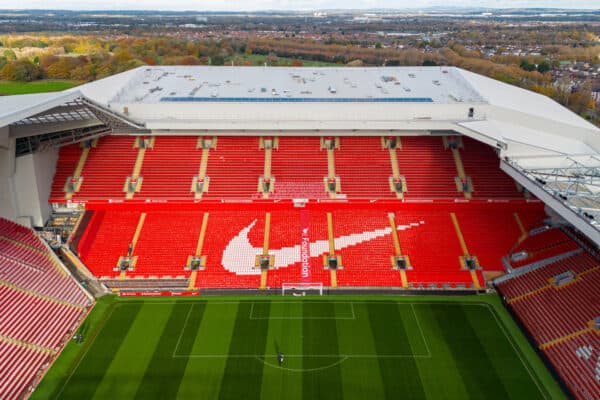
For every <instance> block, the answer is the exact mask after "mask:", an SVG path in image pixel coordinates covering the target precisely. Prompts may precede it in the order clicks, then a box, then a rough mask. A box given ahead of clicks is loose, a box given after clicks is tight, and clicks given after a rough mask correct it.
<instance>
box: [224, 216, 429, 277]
mask: <svg viewBox="0 0 600 400" xmlns="http://www.w3.org/2000/svg"><path fill="white" fill-rule="evenodd" d="M423 223H424V222H423V221H420V222H418V223H411V224H409V225H399V226H398V227H397V229H398V230H399V231H403V230H406V229H409V228H413V227H417V226H419V225H421V224H423ZM255 224H256V220H254V221H252V223H251V224H250V225H248V226H247V227H245V228H244V229H242V230H241V231H240V232H239V233H238V234H237V235H236V236H235V237H234V238H233V239H231V240H230V241H229V243H228V244H227V246H226V247H225V250H224V251H223V257H222V258H221V265H223V267H224V268H225V269H226V270H228V271H230V272H235V273H236V274H238V275H260V268H255V267H254V264H255V259H256V255H257V254H262V251H263V249H262V247H254V246H252V244H251V243H250V240H249V239H248V233H250V230H252V228H253V227H254V225H255ZM390 233H392V229H391V228H389V227H388V228H383V229H376V230H374V231H369V232H362V233H352V234H350V235H346V236H340V237H338V238H334V243H335V249H336V250H342V249H344V248H346V247H350V246H354V245H357V244H360V243H363V242H367V241H370V240H373V239H376V238H378V237H382V236H385V235H389V234H390ZM309 249H310V256H311V257H318V256H321V255H323V254H325V253H327V251H329V241H328V240H316V241H314V242H310V244H309ZM269 254H270V255H274V256H275V268H283V267H287V266H290V265H293V264H296V263H299V262H300V261H301V257H300V245H299V244H298V245H296V246H292V247H283V248H281V249H269Z"/></svg>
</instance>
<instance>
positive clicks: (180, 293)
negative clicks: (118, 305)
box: [119, 290, 200, 297]
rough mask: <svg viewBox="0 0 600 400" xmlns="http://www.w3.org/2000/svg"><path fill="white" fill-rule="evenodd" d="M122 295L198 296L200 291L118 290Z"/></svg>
mask: <svg viewBox="0 0 600 400" xmlns="http://www.w3.org/2000/svg"><path fill="white" fill-rule="evenodd" d="M119 296H122V297H142V296H200V291H199V290H197V291H192V292H119Z"/></svg>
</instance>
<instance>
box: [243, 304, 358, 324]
mask: <svg viewBox="0 0 600 400" xmlns="http://www.w3.org/2000/svg"><path fill="white" fill-rule="evenodd" d="M273 303H274V304H306V302H302V301H281V302H271V303H270V304H273ZM308 303H313V304H314V303H318V304H325V303H331V302H327V301H321V302H314V301H311V302H308ZM334 303H335V304H349V305H350V312H351V316H348V317H273V316H268V317H256V316H254V304H255V303H254V302H252V305H251V306H250V315H249V316H248V319H250V320H253V321H254V320H265V319H268V320H292V321H293V320H332V321H337V320H341V321H343V320H347V321H351V320H356V315H355V314H354V303H353V302H350V301H338V302H335V301H334Z"/></svg>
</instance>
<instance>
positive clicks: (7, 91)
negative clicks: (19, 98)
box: [0, 79, 81, 96]
mask: <svg viewBox="0 0 600 400" xmlns="http://www.w3.org/2000/svg"><path fill="white" fill-rule="evenodd" d="M80 83H81V82H77V81H69V80H46V79H44V80H40V81H33V82H13V81H0V95H3V96H7V95H14V94H31V93H46V92H58V91H61V90H66V89H70V88H72V87H75V86H77V85H79V84H80Z"/></svg>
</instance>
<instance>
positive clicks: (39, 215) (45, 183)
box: [13, 148, 58, 227]
mask: <svg viewBox="0 0 600 400" xmlns="http://www.w3.org/2000/svg"><path fill="white" fill-rule="evenodd" d="M57 160H58V150H57V149H54V148H50V149H47V150H45V151H42V152H39V153H34V154H27V155H25V156H21V157H17V158H16V160H15V166H16V168H15V175H14V177H13V184H14V188H15V196H16V200H17V215H18V216H19V217H21V218H22V217H29V218H30V220H31V225H32V226H36V227H41V226H43V225H44V223H45V222H46V221H47V219H48V217H49V216H50V211H51V210H50V206H49V205H48V197H49V196H50V190H51V188H52V177H53V176H54V171H55V169H56V161H57Z"/></svg>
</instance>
